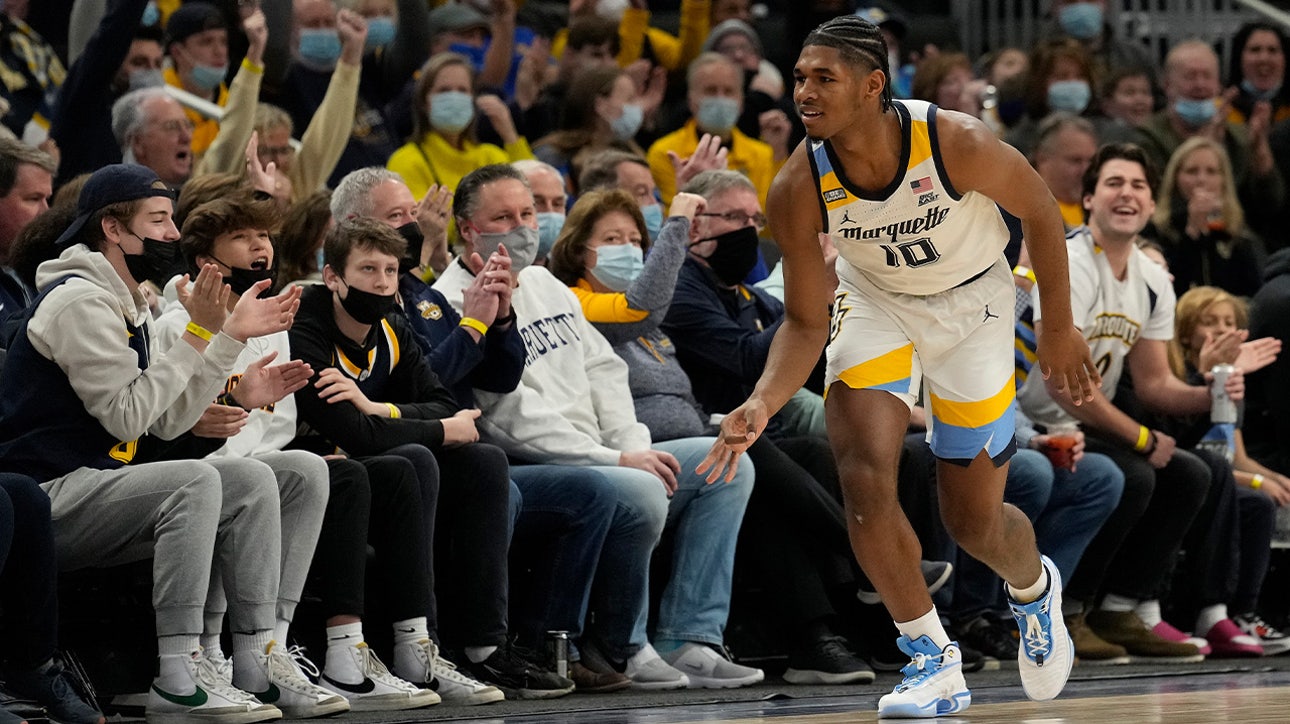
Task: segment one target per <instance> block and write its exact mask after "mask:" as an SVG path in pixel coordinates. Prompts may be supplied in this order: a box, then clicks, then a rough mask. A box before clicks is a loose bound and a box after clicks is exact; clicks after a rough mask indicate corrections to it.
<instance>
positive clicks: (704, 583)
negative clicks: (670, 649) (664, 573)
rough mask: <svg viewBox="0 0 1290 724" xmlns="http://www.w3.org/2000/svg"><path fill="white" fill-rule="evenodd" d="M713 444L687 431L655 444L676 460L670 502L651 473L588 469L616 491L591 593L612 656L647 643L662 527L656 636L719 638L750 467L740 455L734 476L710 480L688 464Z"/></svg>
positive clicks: (726, 611)
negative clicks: (668, 568)
mask: <svg viewBox="0 0 1290 724" xmlns="http://www.w3.org/2000/svg"><path fill="white" fill-rule="evenodd" d="M712 443H713V438H710V437H693V438H682V439H679V440H666V441H662V442H657V443H655V444H654V449H655V450H662V451H664V452H668V453H671V454H672V455H674V456H676V458H677V460H678V461H679V462H680V464H681V472H680V473H679V474H678V475H677V476H676V478H677V490H676V492H675V493H674V494H673V495H672V500H671V501H670V502H669V501H668V500H667V495H666V489H665V488H664V487H663V484H662V482H661V481H660V480H659V479H658V478H656V477H655V476H654V475H652V474H650V473H647V472H645V471H643V470H638V469H636V468H625V467H600V466H597V467H594V468H593V469H594V470H598V471H600V472H602V473H604V474H605V475H606V476H607V477H609V478H610V479H611V480H612V481H613V483H614V488H615V490H616V491H617V493H618V506H617V510H616V511H615V515H614V523H613V525H612V526H611V528H610V533H609V536H608V537H607V539H606V540H605V548H604V551H603V552H602V553H601V556H600V574H599V575H598V576H597V577H596V578H597V580H596V585H595V587H594V593H593V597H594V598H595V603H594V605H593V609H594V610H595V611H596V630H597V633H598V634H599V637H600V639H601V640H602V641H603V643H604V647H605V653H606V654H608V655H609V656H610V657H611V658H614V659H618V660H622V659H625V658H628V657H630V656H631V655H632V654H634V653H636V652H637V651H638V650H640V648H641V647H642V646H644V645H645V644H647V643H648V642H649V637H648V633H647V630H646V620H647V617H648V612H649V565H650V556H651V555H652V553H653V551H654V547H655V546H656V545H657V544H658V539H659V535H660V534H661V533H662V531H663V529H664V527H667V528H672V529H674V530H675V536H676V541H675V548H674V552H673V555H672V578H671V580H669V581H668V584H667V587H666V588H664V590H663V598H662V602H661V603H660V604H659V616H658V625H657V626H656V627H655V637H656V638H657V639H659V640H670V641H697V642H702V643H710V644H716V645H720V644H721V643H722V642H723V640H724V638H723V637H724V630H725V626H726V619H727V618H728V616H729V614H730V589H731V580H732V578H733V571H734V561H735V544H736V542H737V540H738V536H739V525H740V523H741V522H742V521H743V516H744V509H745V508H746V507H747V506H748V497H749V496H750V495H751V494H752V486H753V465H752V461H750V460H749V459H748V456H747V455H744V456H742V457H741V458H740V461H739V471H738V473H737V474H736V476H735V479H734V480H732V481H731V482H729V483H724V482H720V481H718V482H717V483H713V484H712V485H709V484H708V483H707V481H706V480H704V478H703V477H702V476H699V475H697V474H695V472H694V469H695V467H697V466H698V464H699V462H700V461H701V460H703V458H704V456H705V455H707V453H708V450H709V449H710V448H711V447H712Z"/></svg>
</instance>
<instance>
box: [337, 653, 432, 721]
mask: <svg viewBox="0 0 1290 724" xmlns="http://www.w3.org/2000/svg"><path fill="white" fill-rule="evenodd" d="M342 657H345V658H348V659H349V660H348V661H345V660H344V659H343V658H342ZM340 668H344V669H349V670H354V669H357V670H358V672H359V673H360V674H361V675H362V677H363V680H362V681H360V682H358V683H357V684H347V683H345V682H342V681H337V680H335V679H333V678H332V677H331V676H330V675H328V672H334V671H336V670H337V669H340ZM318 683H319V684H321V685H322V687H323V688H324V689H327V690H329V691H333V692H335V693H337V694H340V695H341V696H343V697H345V698H346V699H348V700H349V708H350V710H351V711H395V710H401V709H420V708H421V707H423V706H431V705H434V704H438V703H439V702H440V701H441V699H440V698H439V695H438V694H436V693H434V692H433V691H430V690H429V689H420V688H417V687H416V686H415V685H413V684H410V683H408V682H406V681H404V680H403V679H400V678H398V677H397V676H395V675H394V674H391V673H390V670H389V669H387V668H385V664H383V663H381V660H380V659H378V658H376V654H375V653H374V652H373V651H372V650H371V649H370V648H368V646H367V644H366V643H364V642H359V643H358V644H357V645H356V646H328V647H327V663H326V668H325V670H324V671H323V675H322V677H320V678H319V680H318Z"/></svg>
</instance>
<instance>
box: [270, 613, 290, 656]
mask: <svg viewBox="0 0 1290 724" xmlns="http://www.w3.org/2000/svg"><path fill="white" fill-rule="evenodd" d="M290 630H291V622H290V621H283V620H282V619H278V622H277V623H275V624H274V625H273V640H274V641H277V642H278V645H279V646H281V647H282V648H284V649H285V648H286V647H287V632H288V631H290Z"/></svg>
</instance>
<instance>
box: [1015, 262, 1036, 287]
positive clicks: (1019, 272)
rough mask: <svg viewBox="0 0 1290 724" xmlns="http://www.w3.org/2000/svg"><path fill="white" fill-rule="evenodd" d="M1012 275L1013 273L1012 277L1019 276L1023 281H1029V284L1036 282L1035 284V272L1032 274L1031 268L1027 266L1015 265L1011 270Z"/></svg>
mask: <svg viewBox="0 0 1290 724" xmlns="http://www.w3.org/2000/svg"><path fill="white" fill-rule="evenodd" d="M1012 273H1013V274H1014V275H1016V276H1019V277H1022V278H1024V279H1029V280H1030V283H1031V284H1034V283H1036V282H1035V272H1034V271H1033V270H1031V268H1030V267H1028V266H1022V265H1020V264H1018V265H1016V266H1014V267H1013V268H1012Z"/></svg>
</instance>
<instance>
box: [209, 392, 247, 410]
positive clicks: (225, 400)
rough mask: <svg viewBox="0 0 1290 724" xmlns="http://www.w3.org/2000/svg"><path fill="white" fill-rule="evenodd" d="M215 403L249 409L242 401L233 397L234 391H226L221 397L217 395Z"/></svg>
mask: <svg viewBox="0 0 1290 724" xmlns="http://www.w3.org/2000/svg"><path fill="white" fill-rule="evenodd" d="M215 404H217V405H224V406H225V407H237V408H241V409H243V410H245V409H247V408H246V407H244V406H243V405H242V403H240V402H238V401H237V398H235V397H233V393H232V392H225V393H224V394H222V395H220V396H219V397H216V398H215Z"/></svg>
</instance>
